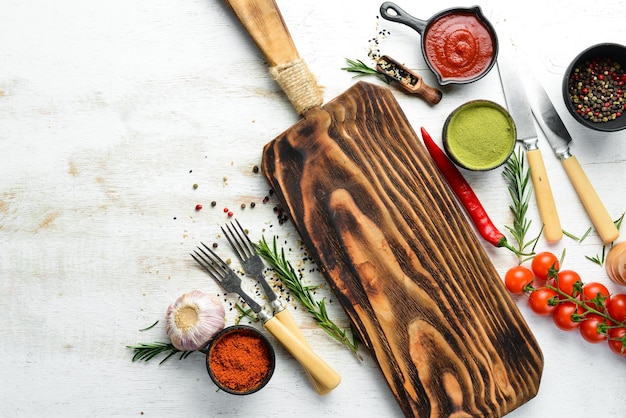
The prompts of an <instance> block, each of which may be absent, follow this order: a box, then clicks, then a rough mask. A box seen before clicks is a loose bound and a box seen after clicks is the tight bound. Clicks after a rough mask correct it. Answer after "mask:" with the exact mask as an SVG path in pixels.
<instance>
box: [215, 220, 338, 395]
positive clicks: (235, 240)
mask: <svg viewBox="0 0 626 418" xmlns="http://www.w3.org/2000/svg"><path fill="white" fill-rule="evenodd" d="M221 229H222V232H223V233H224V235H225V236H226V239H227V240H228V243H229V244H230V246H231V247H232V249H233V251H234V252H235V254H236V255H237V258H239V261H241V266H242V267H243V269H244V270H245V272H246V274H248V275H250V276H252V277H255V278H256V279H258V281H259V283H261V287H263V291H264V292H265V295H266V296H267V300H268V301H269V302H270V304H271V306H272V309H273V310H274V317H275V318H276V319H278V320H279V321H280V322H282V323H283V325H285V327H287V329H289V331H291V333H292V334H293V335H294V336H295V337H296V338H298V339H299V340H300V341H302V342H303V343H304V344H306V345H307V347H310V345H309V343H308V341H307V340H306V338H305V337H304V334H303V333H302V330H301V329H300V327H298V324H297V323H296V321H295V320H294V319H293V316H292V315H291V313H290V312H289V310H288V309H287V307H286V306H285V305H284V304H283V303H282V302H281V300H280V299H279V298H278V296H277V295H276V293H275V292H274V290H273V289H272V287H271V286H270V285H269V283H268V282H267V280H266V279H265V275H264V274H263V270H264V269H265V266H264V264H263V260H262V259H261V256H260V255H259V254H258V253H257V251H256V248H254V244H253V243H252V240H250V238H249V237H248V234H247V233H246V231H245V230H244V229H243V227H242V226H241V224H240V223H239V221H238V220H236V219H235V221H234V222H231V225H226V229H224V227H221ZM307 376H308V378H309V380H310V381H311V384H312V385H313V388H314V389H315V391H316V392H317V393H318V394H319V395H325V394H327V393H329V392H330V391H331V390H332V388H329V387H326V386H324V384H323V383H322V382H320V381H318V380H317V379H315V377H313V376H312V375H311V374H310V373H309V372H307Z"/></svg>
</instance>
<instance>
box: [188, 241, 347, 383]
mask: <svg viewBox="0 0 626 418" xmlns="http://www.w3.org/2000/svg"><path fill="white" fill-rule="evenodd" d="M191 257H192V258H193V259H194V260H196V262H197V263H198V264H200V266H201V267H202V268H203V269H204V270H205V271H206V272H207V273H208V274H209V276H211V277H212V278H213V279H214V280H215V281H216V282H217V283H219V284H220V285H221V286H222V287H223V288H224V290H226V291H227V292H229V293H237V294H238V295H239V296H240V297H241V298H242V299H243V300H244V301H245V302H246V303H247V304H248V306H249V307H250V309H252V311H253V312H254V313H255V314H256V315H257V317H258V318H259V319H261V320H262V321H263V326H264V327H265V329H267V330H268V331H269V332H270V333H271V334H272V335H273V336H274V337H275V338H276V339H277V340H278V341H279V342H280V343H281V344H282V345H283V346H284V347H285V348H286V349H287V351H289V353H290V354H291V355H292V356H293V357H294V358H295V359H296V360H297V361H298V362H299V363H300V364H301V365H302V367H304V369H305V370H306V371H307V373H309V374H310V375H311V376H312V377H313V378H315V380H316V381H318V382H319V383H320V385H321V386H322V387H324V388H327V389H328V391H330V390H332V389H334V388H336V387H337V385H339V383H340V382H341V376H339V374H338V373H337V372H336V371H335V370H334V369H333V368H332V367H330V366H329V365H328V363H326V362H325V361H324V360H323V359H322V358H321V357H320V356H318V355H317V354H316V353H315V352H314V351H313V350H312V349H311V348H310V346H308V345H307V344H305V343H303V342H302V341H300V340H299V339H298V338H297V337H296V336H295V335H294V334H293V333H292V332H291V331H290V330H289V329H288V328H287V327H286V326H285V325H284V324H283V323H282V322H281V321H279V320H278V318H276V317H275V316H273V315H271V314H268V313H267V312H265V311H264V310H263V309H262V308H261V306H260V305H259V304H258V303H257V302H256V301H255V300H254V299H252V298H251V297H250V296H249V295H248V294H247V293H246V292H244V291H243V290H242V289H241V278H240V277H239V276H238V275H237V273H235V272H234V271H233V270H232V269H231V268H230V267H229V266H228V264H226V262H224V261H223V260H222V259H221V258H220V257H219V256H218V255H217V254H215V252H214V251H212V250H211V249H210V248H209V247H207V246H206V245H205V244H202V247H198V248H197V250H196V251H194V252H193V253H192V254H191Z"/></svg>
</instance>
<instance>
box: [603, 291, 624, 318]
mask: <svg viewBox="0 0 626 418" xmlns="http://www.w3.org/2000/svg"><path fill="white" fill-rule="evenodd" d="M606 309H607V312H608V313H609V316H610V317H611V318H613V320H614V321H615V322H624V321H626V295H625V294H623V293H618V294H617V295H613V296H611V299H609V302H608V303H607V305H606Z"/></svg>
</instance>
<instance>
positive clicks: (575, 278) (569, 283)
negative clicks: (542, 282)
mask: <svg viewBox="0 0 626 418" xmlns="http://www.w3.org/2000/svg"><path fill="white" fill-rule="evenodd" d="M549 284H551V285H552V286H554V287H556V288H557V289H559V290H560V291H561V292H563V293H565V294H567V295H569V296H573V297H576V296H578V295H579V293H580V291H581V289H582V286H583V281H582V279H581V278H580V275H579V274H578V273H576V272H575V271H573V270H561V271H559V272H558V274H557V277H556V279H554V278H552V279H550V280H549Z"/></svg>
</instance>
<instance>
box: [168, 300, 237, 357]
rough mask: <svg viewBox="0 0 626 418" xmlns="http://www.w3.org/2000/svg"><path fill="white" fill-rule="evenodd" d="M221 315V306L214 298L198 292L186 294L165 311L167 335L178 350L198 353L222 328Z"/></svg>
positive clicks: (222, 310) (222, 307)
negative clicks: (196, 351)
mask: <svg viewBox="0 0 626 418" xmlns="http://www.w3.org/2000/svg"><path fill="white" fill-rule="evenodd" d="M224 315H225V312H224V306H222V304H221V303H220V302H219V301H218V300H217V299H216V298H215V297H213V296H211V295H208V294H206V293H203V292H200V291H199V290H194V291H192V292H189V293H185V294H184V295H182V296H180V297H179V298H178V299H177V300H176V302H174V303H173V304H172V305H170V306H169V307H168V308H167V314H166V316H165V318H166V324H165V327H166V331H167V335H169V337H170V340H171V341H172V345H174V347H176V348H177V349H179V350H182V351H195V350H199V349H201V348H204V346H206V344H207V343H208V342H209V340H210V339H211V338H213V336H214V335H215V334H217V333H218V332H219V331H221V330H222V329H224V322H225V319H224Z"/></svg>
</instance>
